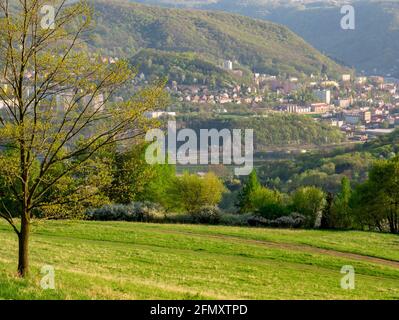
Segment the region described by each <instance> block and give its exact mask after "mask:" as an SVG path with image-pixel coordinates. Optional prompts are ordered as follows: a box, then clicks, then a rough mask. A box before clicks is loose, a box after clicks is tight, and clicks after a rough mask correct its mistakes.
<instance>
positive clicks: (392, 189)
mask: <svg viewBox="0 0 399 320" xmlns="http://www.w3.org/2000/svg"><path fill="white" fill-rule="evenodd" d="M352 205H353V207H354V209H355V213H356V217H357V219H358V221H359V222H360V224H361V225H363V226H369V227H371V228H378V229H379V230H380V231H390V232H391V233H399V157H395V158H393V159H390V160H379V161H376V162H375V163H374V165H373V167H372V168H371V170H370V173H369V180H368V181H366V182H365V183H364V184H362V185H360V186H358V187H357V189H356V190H355V194H354V196H353V198H352Z"/></svg>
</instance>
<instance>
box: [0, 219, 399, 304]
mask: <svg viewBox="0 0 399 320" xmlns="http://www.w3.org/2000/svg"><path fill="white" fill-rule="evenodd" d="M32 228H33V230H32V232H33V234H32V251H31V258H32V261H31V267H32V270H31V275H30V277H29V278H28V279H26V280H22V279H19V278H16V276H14V274H15V261H16V257H17V250H16V248H17V247H18V246H17V245H16V241H17V240H16V236H15V234H14V233H13V231H12V230H11V228H10V227H9V226H8V225H6V222H3V221H0V241H1V243H2V245H1V246H0V270H1V273H0V274H1V276H0V299H59V300H65V299H69V300H70V299H89V300H92V299H161V300H163V299H188V300H193V299H202V300H205V299H224V300H233V299H394V300H397V299H398V298H399V280H398V279H399V269H398V268H399V255H398V250H397V236H395V235H388V234H376V233H367V232H355V231H348V232H340V231H333V232H329V231H306V230H280V229H274V230H272V229H250V228H234V227H219V226H190V225H156V224H139V223H128V222H106V223H104V222H84V221H44V222H37V221H36V222H35V223H34V225H33V227H32ZM44 265H51V266H53V267H54V270H55V275H56V277H55V290H43V289H42V288H41V287H40V278H41V277H42V276H43V275H41V274H40V269H41V268H42V266H44ZM345 265H351V266H353V267H354V268H355V270H356V290H343V289H342V288H341V286H340V280H341V279H342V277H343V276H344V275H343V274H341V272H340V271H341V268H342V266H345Z"/></svg>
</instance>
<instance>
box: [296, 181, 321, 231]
mask: <svg viewBox="0 0 399 320" xmlns="http://www.w3.org/2000/svg"><path fill="white" fill-rule="evenodd" d="M325 204H326V195H325V193H324V192H323V190H321V189H319V188H317V187H302V188H299V189H298V190H296V191H295V192H294V194H293V195H292V205H293V209H294V210H295V211H297V212H298V213H301V214H303V215H304V216H306V217H307V218H308V221H309V223H308V225H309V227H319V226H320V224H321V215H322V210H323V208H324V206H325Z"/></svg>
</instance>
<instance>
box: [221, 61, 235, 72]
mask: <svg viewBox="0 0 399 320" xmlns="http://www.w3.org/2000/svg"><path fill="white" fill-rule="evenodd" d="M223 68H224V69H226V70H229V71H232V70H233V61H231V60H225V61H224V62H223Z"/></svg>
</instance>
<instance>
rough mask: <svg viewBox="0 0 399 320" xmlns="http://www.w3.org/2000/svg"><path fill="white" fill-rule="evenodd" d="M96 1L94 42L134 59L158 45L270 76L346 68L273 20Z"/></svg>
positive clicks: (169, 49) (333, 71)
mask: <svg viewBox="0 0 399 320" xmlns="http://www.w3.org/2000/svg"><path fill="white" fill-rule="evenodd" d="M92 3H93V5H94V8H95V12H96V19H95V20H96V27H95V30H94V32H93V33H92V34H91V37H90V42H89V43H90V45H91V46H92V47H93V48H94V49H100V48H101V49H105V50H106V51H107V52H108V53H109V54H113V55H117V56H118V55H124V56H127V57H131V56H133V55H136V54H137V53H138V52H139V51H140V50H142V49H157V50H160V51H165V52H169V53H170V52H172V53H192V54H195V55H196V57H197V58H198V59H204V60H205V61H207V62H211V63H213V64H214V65H215V66H219V65H220V64H221V62H222V61H223V60H224V59H230V60H232V61H235V62H236V64H235V67H242V68H243V69H249V70H255V71H257V72H264V73H270V74H287V75H301V74H311V73H313V74H320V72H321V71H322V70H323V71H327V73H330V74H334V73H338V72H343V68H342V67H341V66H339V65H337V64H336V63H335V62H333V61H332V60H330V59H328V58H327V57H325V56H324V55H322V54H321V53H320V52H318V51H317V50H316V49H314V48H313V47H311V46H310V45H309V44H307V43H306V42H305V41H304V40H303V39H301V38H300V37H298V36H297V35H295V34H294V33H293V32H291V31H290V30H289V29H288V28H286V27H283V26H280V25H277V24H274V23H271V22H266V21H261V20H255V19H251V18H248V17H244V16H240V15H233V14H227V13H221V12H208V11H200V10H183V9H166V8H160V7H155V6H147V5H142V4H137V3H128V2H122V1H109V0H107V1H102V0H97V1H93V2H92Z"/></svg>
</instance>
